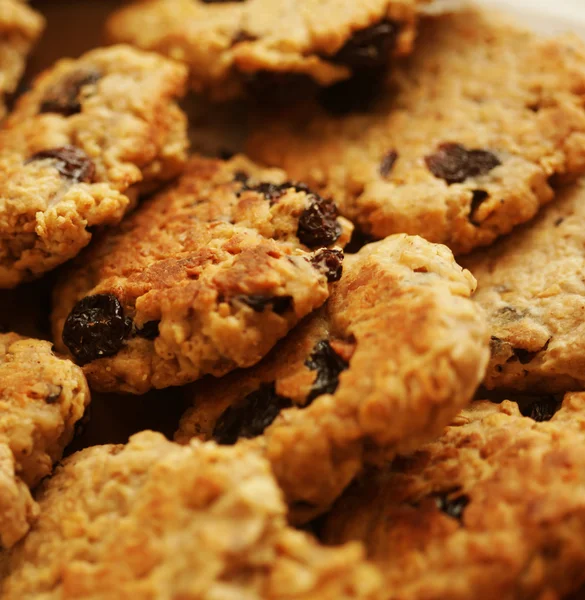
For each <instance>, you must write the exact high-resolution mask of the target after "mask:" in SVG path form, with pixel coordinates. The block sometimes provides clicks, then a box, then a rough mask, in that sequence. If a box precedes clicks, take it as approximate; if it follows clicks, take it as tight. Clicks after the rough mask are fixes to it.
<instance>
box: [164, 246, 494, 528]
mask: <svg viewBox="0 0 585 600" xmlns="http://www.w3.org/2000/svg"><path fill="white" fill-rule="evenodd" d="M346 263H347V264H345V265H344V273H343V276H342V278H341V280H340V281H339V283H337V284H335V285H334V287H333V289H332V292H331V296H330V298H329V300H328V302H327V305H326V306H325V307H324V308H323V309H322V310H321V311H319V312H318V313H317V314H316V315H314V316H312V317H309V319H308V320H306V321H304V322H303V323H302V324H301V325H299V327H298V328H297V329H295V330H294V331H293V332H292V333H291V334H290V336H289V337H287V338H286V339H285V340H283V341H282V342H281V343H280V344H279V345H278V346H277V347H276V348H275V349H274V350H273V351H272V352H271V353H270V355H269V356H268V357H267V358H266V359H264V360H263V361H262V362H261V363H260V364H259V365H257V366H256V367H254V368H252V369H249V370H247V371H239V372H235V373H232V374H230V375H229V376H227V377H224V378H222V379H220V380H215V379H208V380H206V381H203V382H201V384H196V385H194V386H192V387H191V388H187V389H186V390H185V394H186V395H187V396H190V397H191V398H192V401H193V408H191V409H189V410H188V411H187V412H186V413H185V415H184V416H183V418H182V420H181V424H180V427H179V430H178V431H177V433H176V436H175V437H176V439H177V441H180V442H186V441H188V440H189V439H190V438H192V437H194V436H195V437H201V438H203V439H215V440H216V441H218V442H219V443H221V444H234V443H236V441H237V440H238V439H240V438H252V439H250V441H249V442H248V441H245V442H243V443H244V444H248V443H249V444H251V445H253V446H256V447H259V448H260V449H261V450H262V451H263V452H264V454H265V455H266V456H267V457H268V459H269V460H270V463H271V464H272V468H273V471H274V473H275V475H276V478H277V480H278V483H279V485H280V486H281V487H282V489H283V490H284V493H285V496H286V499H287V501H288V503H289V505H290V507H291V518H292V519H293V520H295V521H297V522H302V521H306V520H308V519H309V518H311V517H313V516H315V515H316V514H319V513H321V512H323V511H324V510H325V509H327V508H328V507H329V506H330V505H331V503H332V502H333V501H334V500H335V498H337V496H338V495H339V494H340V493H341V491H342V490H343V489H344V487H345V486H346V485H347V484H348V483H349V482H350V481H351V480H352V479H353V477H354V476H355V475H356V473H357V472H358V471H359V470H360V468H361V467H362V465H363V464H364V462H372V461H378V460H381V459H382V460H385V459H388V458H390V457H392V456H394V454H395V453H396V452H405V451H410V450H413V449H415V448H417V447H418V445H420V444H421V443H423V442H425V441H427V440H428V439H429V438H432V437H433V436H434V435H437V434H438V433H439V432H440V431H441V428H442V427H443V426H444V425H446V424H447V423H448V422H449V420H450V419H451V418H452V417H453V416H454V415H455V414H456V413H457V411H458V410H460V409H461V408H462V407H463V406H465V405H466V404H467V403H468V402H469V400H470V399H471V397H472V396H473V394H474V392H475V389H476V387H477V385H478V383H479V382H480V381H481V379H482V377H483V373H484V369H485V365H486V362H487V359H488V336H487V328H486V324H485V320H484V318H483V315H482V314H481V312H480V311H479V310H478V309H477V307H476V306H475V305H474V303H473V302H472V301H471V300H470V295H471V293H472V292H473V290H474V288H475V280H474V279H473V277H471V275H470V274H469V272H467V271H464V270H463V269H461V267H459V266H458V265H457V264H456V263H455V261H454V260H453V255H452V254H451V252H450V251H449V250H448V249H447V248H445V247H444V246H439V245H436V244H431V243H429V242H426V241H425V240H423V239H422V238H419V237H410V236H406V235H396V236H391V237H389V238H387V239H386V240H384V241H382V242H377V243H375V244H370V245H367V246H365V247H364V248H362V250H361V251H360V252H359V253H358V254H357V255H355V256H347V257H346ZM238 443H242V442H238Z"/></svg>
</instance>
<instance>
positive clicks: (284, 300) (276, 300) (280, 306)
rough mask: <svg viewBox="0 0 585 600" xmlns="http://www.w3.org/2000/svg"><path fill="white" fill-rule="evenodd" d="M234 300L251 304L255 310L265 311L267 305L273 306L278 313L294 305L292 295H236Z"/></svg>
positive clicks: (280, 313)
mask: <svg viewBox="0 0 585 600" xmlns="http://www.w3.org/2000/svg"><path fill="white" fill-rule="evenodd" d="M234 300H239V301H240V302H243V303H244V304H246V305H247V306H249V307H250V308H251V309H252V310H253V311H254V312H258V313H261V312H264V309H265V308H266V307H267V306H271V308H272V311H273V312H275V313H276V314H277V315H282V314H283V313H285V312H286V311H287V310H289V309H290V307H291V306H292V296H262V295H260V294H250V295H248V296H243V295H241V296H234Z"/></svg>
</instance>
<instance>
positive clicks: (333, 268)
mask: <svg viewBox="0 0 585 600" xmlns="http://www.w3.org/2000/svg"><path fill="white" fill-rule="evenodd" d="M311 264H312V265H313V266H314V267H315V269H317V270H319V271H321V272H322V273H323V274H324V275H325V276H326V277H327V281H328V282H329V283H333V282H334V281H339V280H340V279H341V275H342V273H343V252H342V251H341V250H328V249H327V248H325V249H323V250H319V252H317V253H316V254H315V256H313V258H312V259H311Z"/></svg>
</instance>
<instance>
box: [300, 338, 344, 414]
mask: <svg viewBox="0 0 585 600" xmlns="http://www.w3.org/2000/svg"><path fill="white" fill-rule="evenodd" d="M305 365H306V366H307V367H308V368H309V369H311V371H317V378H316V379H315V381H314V383H313V386H312V387H311V391H310V393H309V395H308V397H307V405H308V404H309V403H311V402H312V401H313V400H314V399H315V398H317V396H321V395H322V394H333V392H335V390H336V389H337V386H338V385H339V374H340V373H341V372H342V371H345V369H347V367H348V366H349V365H348V364H347V363H346V362H345V361H344V360H343V359H342V358H341V357H340V356H339V355H338V354H337V353H336V352H335V350H333V348H332V347H331V344H330V343H329V342H328V341H327V340H321V341H320V342H317V343H316V344H315V347H314V348H313V352H312V353H311V356H310V357H309V358H308V359H307V360H306V361H305Z"/></svg>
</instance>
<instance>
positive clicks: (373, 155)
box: [248, 11, 585, 254]
mask: <svg viewBox="0 0 585 600" xmlns="http://www.w3.org/2000/svg"><path fill="white" fill-rule="evenodd" d="M347 97H348V96H342V97H341V99H343V98H346V99H347ZM584 104H585V45H584V44H583V42H582V41H580V40H578V39H577V38H576V37H570V36H567V37H561V38H558V39H554V40H542V39H539V38H538V37H536V36H535V35H534V34H532V33H529V32H525V31H523V30H519V29H517V28H515V27H513V26H511V25H508V24H507V23H505V22H504V21H502V20H500V19H499V18H498V17H496V16H492V15H488V14H485V13H482V12H476V11H463V12H459V13H454V14H451V15H446V16H445V15H443V16H440V17H437V18H434V19H429V20H427V21H425V22H424V24H421V34H420V40H419V42H418V43H417V49H416V50H415V52H414V54H413V56H412V57H411V59H410V60H407V61H405V63H403V64H402V66H401V67H399V68H396V69H395V70H393V71H392V73H391V74H390V77H389V80H388V82H387V84H386V87H385V89H384V91H383V92H382V93H381V95H380V97H379V98H378V99H377V101H375V102H374V103H373V105H372V107H371V108H370V109H369V111H368V112H366V113H363V114H362V113H353V114H351V115H347V116H344V117H336V116H333V115H328V114H326V113H325V112H324V111H321V113H319V112H317V113H316V114H312V115H310V116H309V118H307V115H305V114H303V115H302V119H299V120H297V119H295V118H293V116H292V115H291V116H290V118H288V119H287V118H282V116H281V117H279V120H278V121H276V122H274V123H268V124H267V123H264V125H263V126H262V128H258V132H257V133H256V134H254V135H252V137H251V139H250V140H249V143H248V152H249V153H250V154H251V156H252V157H253V158H256V159H259V160H261V161H263V162H265V163H266V164H270V165H274V166H279V167H282V168H284V169H286V170H287V171H288V172H289V173H290V174H291V175H292V176H293V177H297V178H300V179H302V180H303V181H306V182H307V183H308V184H309V185H312V186H314V187H315V189H316V190H317V191H319V192H320V193H322V194H323V195H327V194H332V195H333V196H334V197H335V199H336V201H337V202H338V204H339V207H340V210H341V212H342V214H344V215H345V216H347V217H349V218H350V219H352V220H353V221H354V222H355V223H356V224H357V225H358V226H359V227H360V228H361V229H363V231H364V232H365V233H368V234H370V235H372V236H373V237H375V238H383V237H385V236H387V235H389V234H393V233H398V232H405V233H410V234H418V235H422V236H423V237H425V238H426V239H428V240H429V241H433V242H440V243H444V244H446V245H447V246H449V247H450V248H451V249H452V250H453V252H454V253H455V254H460V253H465V252H468V251H470V250H471V249H472V248H474V247H476V246H480V245H485V244H488V243H490V242H492V241H493V240H494V239H495V238H496V237H497V236H499V235H501V234H503V233H507V232H508V231H510V230H511V229H512V228H513V227H514V226H515V225H518V224H520V223H523V222H525V221H527V220H529V219H530V218H531V217H533V216H534V215H535V213H536V212H537V211H538V209H539V208H540V206H541V205H542V204H544V203H546V202H549V201H550V200H552V198H553V190H552V189H551V177H552V176H555V177H556V178H558V177H561V176H562V177H563V178H565V179H570V178H575V177H576V176H577V175H579V174H581V173H583V172H584V171H585V109H584Z"/></svg>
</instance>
